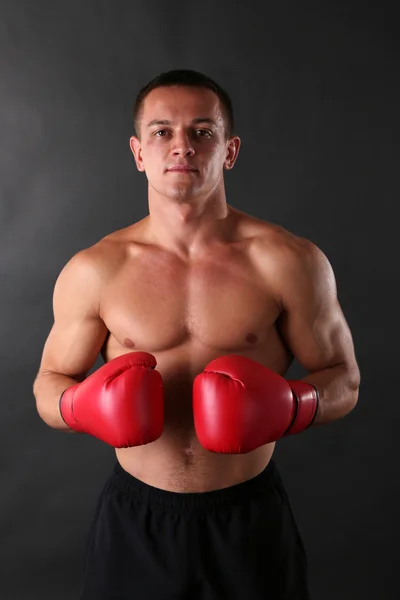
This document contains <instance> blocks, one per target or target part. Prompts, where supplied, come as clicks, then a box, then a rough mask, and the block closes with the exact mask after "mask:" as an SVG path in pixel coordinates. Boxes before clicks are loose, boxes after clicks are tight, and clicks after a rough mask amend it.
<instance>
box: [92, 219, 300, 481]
mask: <svg viewBox="0 0 400 600" xmlns="http://www.w3.org/2000/svg"><path fill="white" fill-rule="evenodd" d="M230 210H231V215H233V222H234V226H233V229H232V234H231V236H230V239H228V240H226V241H224V242H223V243H216V244H213V245H212V246H210V247H209V248H208V249H207V250H206V251H204V252H202V253H201V254H200V255H198V256H196V257H195V258H187V257H180V256H178V255H177V254H176V253H172V252H169V251H167V250H166V249H164V248H162V247H160V246H159V245H157V244H154V243H149V240H148V239H147V238H146V235H145V234H144V231H145V229H146V227H145V224H146V219H144V220H143V221H140V222H139V223H136V224H135V225H132V226H130V227H127V228H126V229H123V230H119V231H117V232H115V233H112V234H110V235H109V236H107V237H106V238H104V239H103V240H101V241H100V242H99V243H98V248H99V252H100V255H101V256H102V269H104V286H103V289H102V294H101V299H100V317H101V319H102V320H103V321H104V324H105V326H106V328H107V330H108V334H107V337H106V340H105V343H104V345H103V348H102V356H103V358H104V360H105V361H109V360H112V359H113V358H115V357H117V356H119V355H121V354H123V353H126V352H132V351H146V352H150V353H151V354H153V355H154V356H155V357H156V359H157V369H158V370H159V371H160V373H161V375H162V378H163V382H164V391H165V421H164V431H163V435H162V436H161V437H160V438H159V439H158V440H157V441H155V442H153V443H151V444H147V445H145V446H139V447H135V448H126V449H117V450H116V452H117V458H118V460H119V462H120V463H121V465H122V467H123V468H124V469H125V470H126V471H128V472H129V473H131V474H132V475H134V476H135V477H137V478H139V479H141V480H142V481H145V482H146V483H148V484H150V485H153V486H155V487H159V488H162V489H168V490H171V491H180V492H193V491H207V490H210V489H216V488H222V487H226V486H229V485H233V484H235V483H239V482H241V481H245V480H247V479H249V478H251V477H254V476H255V475H257V474H259V473H260V472H261V471H262V470H263V469H264V468H265V466H266V465H267V464H268V462H269V460H270V458H271V456H272V453H273V450H274V444H267V445H265V446H262V447H261V448H259V449H257V450H255V451H253V452H251V453H249V454H245V455H222V454H214V453H211V452H209V451H207V450H205V449H204V448H202V447H201V446H200V444H199V442H198V440H197V437H196V434H195V430H194V425H193V413H192V384H193V380H194V377H195V376H196V375H197V374H198V373H199V372H201V371H202V370H203V369H204V367H205V366H206V365H207V363H208V362H210V361H211V360H212V359H214V358H216V357H217V356H221V355H226V354H241V355H243V356H248V357H250V358H253V359H254V360H256V361H258V362H260V363H261V364H263V365H265V366H267V367H269V368H270V369H272V370H274V371H275V372H277V373H280V374H281V375H284V373H285V372H286V371H287V369H288V367H289V366H290V363H291V361H292V355H291V353H290V351H289V349H288V348H287V346H286V345H285V342H284V340H283V339H282V337H281V335H280V332H279V325H278V321H279V316H280V314H281V312H282V311H281V304H280V297H279V277H280V275H279V273H281V272H282V271H283V269H282V267H283V266H284V261H285V253H286V252H287V251H288V249H289V252H290V251H291V250H290V247H291V241H292V239H291V238H292V237H294V236H291V234H289V233H288V232H285V231H284V230H282V229H281V228H279V227H276V226H274V225H271V224H267V223H263V222H261V221H258V220H257V219H253V218H251V217H248V216H247V215H244V214H243V213H239V211H234V210H233V209H230ZM282 261H283V262H282ZM280 263H282V264H280Z"/></svg>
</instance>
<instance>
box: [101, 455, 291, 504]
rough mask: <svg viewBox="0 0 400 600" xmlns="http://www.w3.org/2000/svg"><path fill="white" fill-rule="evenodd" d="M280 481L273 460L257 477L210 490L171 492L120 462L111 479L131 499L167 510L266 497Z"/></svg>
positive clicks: (241, 501)
mask: <svg viewBox="0 0 400 600" xmlns="http://www.w3.org/2000/svg"><path fill="white" fill-rule="evenodd" d="M279 481H280V477H279V474H278V470H277V468H276V465H275V462H274V461H273V460H270V462H269V463H268V465H267V466H266V467H265V469H264V470H263V471H262V472H261V473H260V474H259V475H256V476H255V477H252V478H251V479H248V480H247V481H243V482H241V483H237V484H235V485H232V486H230V487H226V488H221V489H217V490H211V491H207V492H171V491H167V490H162V489H160V488H157V487H154V486H151V485H149V484H147V483H144V482H143V481H141V480H140V479H137V478H136V477H134V476H133V475H131V474H130V473H128V472H127V471H125V470H124V469H123V468H122V467H121V465H120V464H119V463H118V462H117V463H116V464H115V466H114V469H113V472H112V475H111V482H112V483H113V484H114V485H116V486H117V487H118V488H119V489H120V490H121V491H123V492H124V493H125V494H127V495H129V496H130V498H131V499H132V500H135V501H139V502H143V503H147V504H154V505H157V506H158V507H159V506H160V505H161V506H163V507H164V508H166V509H177V510H179V511H186V510H202V509H204V510H207V509H210V508H213V507H218V506H229V505H233V504H243V503H248V502H249V500H254V499H256V498H257V497H261V498H263V497H264V496H265V494H268V493H270V492H271V491H272V489H273V488H274V487H276V484H277V483H278V482H279Z"/></svg>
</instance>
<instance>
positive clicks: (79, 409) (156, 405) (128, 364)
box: [59, 352, 164, 448]
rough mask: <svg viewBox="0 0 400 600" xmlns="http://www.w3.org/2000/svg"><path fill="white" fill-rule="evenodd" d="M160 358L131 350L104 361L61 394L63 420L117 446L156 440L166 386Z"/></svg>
mask: <svg viewBox="0 0 400 600" xmlns="http://www.w3.org/2000/svg"><path fill="white" fill-rule="evenodd" d="M156 365H157V362H156V359H155V358H154V356H152V355H151V354H148V353H147V352H129V353H128V354H123V355H121V356H118V357H117V358H115V359H113V360H111V361H110V362H108V363H106V364H105V365H103V366H102V367H100V368H99V369H98V370H97V371H95V372H94V373H92V374H91V375H90V376H89V377H87V378H86V379H85V380H84V381H82V382H81V383H77V384H75V385H72V386H71V387H69V388H67V389H66V390H65V391H64V392H63V393H62V394H61V398H60V404H59V406H60V412H61V416H62V418H63V419H64V421H65V423H66V424H67V425H68V426H69V427H71V429H74V430H75V431H78V432H84V433H88V434H90V435H92V436H94V437H96V438H98V439H100V440H102V441H103V442H106V443H107V444H110V446H113V447H114V448H129V447H131V446H140V445H142V444H148V443H149V442H154V441H155V440H157V439H158V438H159V437H160V436H161V434H162V431H163V425H164V391H163V383H162V379H161V375H160V373H159V372H158V371H156V370H155V367H156Z"/></svg>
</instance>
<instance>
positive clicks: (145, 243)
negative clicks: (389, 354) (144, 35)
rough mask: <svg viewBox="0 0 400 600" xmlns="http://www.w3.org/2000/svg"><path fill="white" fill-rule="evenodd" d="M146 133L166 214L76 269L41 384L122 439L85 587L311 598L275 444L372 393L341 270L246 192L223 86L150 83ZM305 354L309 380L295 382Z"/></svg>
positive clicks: (98, 597)
mask: <svg viewBox="0 0 400 600" xmlns="http://www.w3.org/2000/svg"><path fill="white" fill-rule="evenodd" d="M135 130H136V136H135V137H132V138H131V140H130V145H131V149H132V152H133V155H134V158H135V161H136V166H137V168H138V169H139V171H142V172H145V173H146V176H147V179H148V202H149V215H148V216H147V217H146V218H144V219H143V220H141V221H139V222H137V223H134V224H131V225H129V226H128V227H126V228H124V229H122V230H119V231H116V232H113V233H111V234H109V235H107V236H106V237H104V238H103V239H101V240H100V241H99V242H98V243H96V244H94V245H93V246H91V247H90V248H87V249H84V250H82V251H80V252H78V253H77V254H76V255H75V256H73V258H72V259H71V260H70V261H69V262H68V263H67V265H66V266H65V267H64V269H63V270H62V271H61V273H60V275H59V277H58V280H57V282H56V285H55V289H54V325H53V327H52V329H51V331H50V334H49V336H48V339H47V341H46V344H45V346H44V350H43V356H42V360H41V364H40V368H39V372H38V374H37V377H36V379H35V383H34V394H35V398H36V404H37V410H38V412H39V415H40V417H41V418H42V419H43V420H44V421H45V422H46V423H47V424H48V425H49V426H50V427H53V428H55V429H59V430H60V431H78V432H83V433H87V434H89V435H92V436H95V437H97V438H99V439H101V440H103V441H104V442H105V443H107V444H109V445H111V446H112V447H115V448H116V457H117V462H116V465H115V467H114V469H113V472H112V474H111V475H110V478H109V479H108V481H107V483H106V485H105V487H104V489H103V491H102V493H101V495H100V498H99V502H98V507H97V510H96V514H95V517H94V521H93V524H92V527H91V529H90V533H89V536H88V543H87V551H86V566H85V576H84V583H83V589H82V595H81V599H82V600H113V599H115V600H123V599H125V598H126V599H128V598H129V599H133V598H135V599H137V600H150V599H153V598H154V599H157V600H163V599H165V600H166V599H168V598H169V599H171V600H172V598H185V599H186V598H191V599H194V598H202V599H210V600H211V599H218V600H223V599H229V600H245V599H246V600H247V599H248V598H251V600H261V599H267V598H270V599H273V600H283V599H286V600H289V599H290V600H305V599H306V598H309V594H308V591H307V573H306V571H307V568H306V556H305V552H304V548H303V545H302V541H301V539H300V536H299V533H298V530H297V527H296V524H295V521H294V518H293V514H292V512H291V509H290V505H289V501H288V498H287V496H286V493H285V489H284V487H283V484H282V481H281V480H280V477H279V473H278V471H277V468H276V465H275V463H274V460H273V459H272V460H271V458H272V455H273V452H274V447H275V442H276V441H277V440H278V439H280V438H282V437H283V436H285V435H289V434H292V435H293V434H299V433H301V432H302V431H303V430H305V429H307V428H308V427H310V426H316V425H320V424H323V423H328V422H330V421H333V420H336V419H339V418H341V417H343V416H345V415H346V414H347V413H349V412H350V411H351V410H352V409H353V408H354V406H355V404H356V403H357V399H358V388H359V381H360V375H359V369H358V366H357V362H356V359H355V355H354V349H353V342H352V337H351V333H350V331H349V328H348V325H347V323H346V320H345V318H344V316H343V313H342V311H341V308H340V306H339V303H338V299H337V294H336V285H335V277H334V274H333V272H332V268H331V266H330V264H329V262H328V260H327V258H326V257H325V255H324V254H323V253H322V252H321V251H320V250H319V249H318V248H317V247H316V246H315V245H314V244H312V243H311V242H310V241H308V240H305V239H302V238H299V237H297V236H295V235H293V234H291V233H290V232H288V231H286V230H285V229H283V228H282V227H278V226H277V225H274V224H272V223H269V222H263V221H261V220H259V219H256V218H254V217H252V216H249V215H247V214H245V213H244V212H241V211H239V210H236V209H234V208H232V207H231V206H230V205H228V204H227V202H226V196H225V188H224V178H223V171H224V169H231V168H232V167H233V166H234V163H235V161H236V158H237V155H238V151H239V146H240V139H239V138H238V137H237V136H234V135H233V115H232V107H231V102H230V99H229V97H228V96H227V94H226V93H225V92H224V91H223V90H222V89H221V88H220V87H219V86H218V85H217V84H216V83H215V82H213V81H212V80H210V79H209V78H207V77H205V76H204V75H201V74H199V73H196V72H193V71H172V72H169V73H166V74H163V75H161V76H160V77H158V78H156V79H155V80H153V81H152V82H150V84H148V85H147V86H146V87H145V88H143V90H142V91H141V92H140V94H139V96H138V98H137V102H136V106H135ZM260 193H262V192H260ZM99 353H101V355H102V356H103V358H104V361H105V363H106V364H105V365H103V366H102V367H100V368H99V369H97V370H96V371H94V373H92V374H91V375H90V376H87V374H88V372H89V371H90V369H91V367H92V366H93V364H94V363H95V360H96V358H97V357H98V355H99ZM293 357H296V359H297V360H298V361H299V363H300V364H301V365H303V367H304V368H305V369H306V370H307V376H306V377H305V378H304V379H303V380H302V381H297V382H296V381H290V382H288V381H286V380H285V379H284V375H285V373H286V371H287V370H288V368H289V366H290V364H291V362H292V360H293ZM210 363H211V364H210Z"/></svg>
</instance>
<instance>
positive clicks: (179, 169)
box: [167, 165, 197, 173]
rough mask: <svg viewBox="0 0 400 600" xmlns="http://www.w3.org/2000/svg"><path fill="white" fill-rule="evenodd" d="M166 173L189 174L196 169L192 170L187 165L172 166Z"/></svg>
mask: <svg viewBox="0 0 400 600" xmlns="http://www.w3.org/2000/svg"><path fill="white" fill-rule="evenodd" d="M167 171H175V172H178V173H190V172H193V171H197V169H194V168H193V167H189V166H188V165H174V166H172V167H169V169H167Z"/></svg>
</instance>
